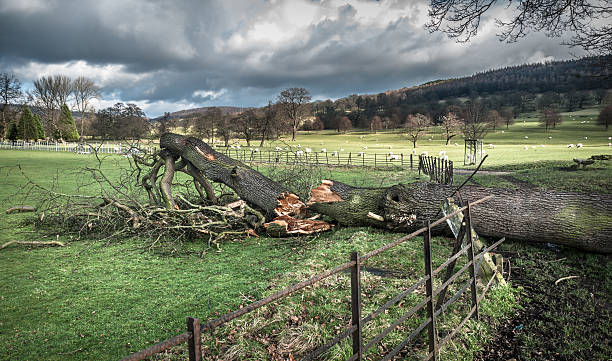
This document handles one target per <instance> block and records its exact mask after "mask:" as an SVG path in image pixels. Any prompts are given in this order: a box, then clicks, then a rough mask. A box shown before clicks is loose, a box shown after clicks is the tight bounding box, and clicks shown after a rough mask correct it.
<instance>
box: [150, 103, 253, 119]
mask: <svg viewBox="0 0 612 361" xmlns="http://www.w3.org/2000/svg"><path fill="white" fill-rule="evenodd" d="M213 108H217V109H219V110H221V113H222V114H235V113H240V112H242V111H244V110H245V109H247V108H240V107H229V106H220V107H202V108H193V109H185V110H179V111H177V112H172V113H170V119H185V118H191V117H193V116H196V115H200V114H206V113H207V112H208V111H210V110H211V109H213ZM161 117H163V115H162V116H159V117H156V118H151V119H150V121H151V122H155V121H159V119H160V118H161Z"/></svg>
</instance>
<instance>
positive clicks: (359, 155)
mask: <svg viewBox="0 0 612 361" xmlns="http://www.w3.org/2000/svg"><path fill="white" fill-rule="evenodd" d="M364 154H365V153H364V152H359V153H357V156H358V157H361V156H362V155H364Z"/></svg>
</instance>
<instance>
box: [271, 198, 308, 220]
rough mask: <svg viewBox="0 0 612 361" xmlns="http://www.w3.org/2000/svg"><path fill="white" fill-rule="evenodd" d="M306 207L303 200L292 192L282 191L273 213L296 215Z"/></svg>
mask: <svg viewBox="0 0 612 361" xmlns="http://www.w3.org/2000/svg"><path fill="white" fill-rule="evenodd" d="M305 209H306V205H305V204H304V202H302V201H301V200H300V197H298V196H296V195H295V194H293V193H283V194H282V196H281V197H280V198H279V199H278V205H277V206H276V208H274V213H276V215H277V216H297V215H299V214H302V213H303V212H304V210H305Z"/></svg>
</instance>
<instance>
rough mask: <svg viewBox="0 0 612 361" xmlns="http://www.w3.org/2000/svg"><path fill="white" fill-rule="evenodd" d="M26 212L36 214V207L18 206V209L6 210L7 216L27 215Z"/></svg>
mask: <svg viewBox="0 0 612 361" xmlns="http://www.w3.org/2000/svg"><path fill="white" fill-rule="evenodd" d="M25 212H36V207H32V206H16V207H11V208H9V209H7V210H6V214H11V213H25Z"/></svg>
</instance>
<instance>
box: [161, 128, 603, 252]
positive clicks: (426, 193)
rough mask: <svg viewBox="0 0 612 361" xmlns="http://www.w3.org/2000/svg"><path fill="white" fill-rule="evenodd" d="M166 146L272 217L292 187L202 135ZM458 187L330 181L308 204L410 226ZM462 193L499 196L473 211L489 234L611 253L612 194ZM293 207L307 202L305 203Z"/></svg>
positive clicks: (165, 141)
mask: <svg viewBox="0 0 612 361" xmlns="http://www.w3.org/2000/svg"><path fill="white" fill-rule="evenodd" d="M160 145H161V147H162V148H163V149H166V150H168V151H170V152H171V153H173V154H174V155H176V156H181V157H182V158H183V159H185V160H186V161H188V162H190V163H191V164H193V165H194V166H195V167H196V168H198V169H199V170H200V171H201V172H202V174H203V175H204V176H205V177H206V178H208V179H210V180H212V181H214V182H221V183H224V184H226V185H228V186H229V187H230V188H232V189H233V190H234V191H235V192H236V194H237V195H238V196H239V197H241V198H242V199H244V200H245V201H246V202H248V203H249V204H251V205H253V206H255V207H258V208H260V209H262V210H263V211H264V212H265V214H266V217H267V218H268V219H271V218H273V217H276V216H277V215H279V212H278V208H279V205H280V203H282V202H281V200H284V199H287V198H288V196H289V195H290V194H291V192H290V190H289V189H287V188H286V187H284V186H282V185H280V184H279V183H277V182H274V181H273V180H271V179H269V178H267V177H265V176H263V175H262V174H261V173H259V172H257V171H255V170H253V169H251V168H250V167H248V166H246V165H244V164H243V163H241V162H239V161H237V160H234V159H231V158H229V157H227V156H225V155H224V154H221V153H219V152H216V151H215V150H214V149H212V148H211V147H209V146H208V145H207V144H206V143H204V142H202V141H200V140H198V139H195V138H187V137H183V136H181V135H177V134H164V135H162V137H161V140H160ZM453 191H454V187H451V186H444V185H439V184H433V183H417V184H411V185H402V184H400V185H396V186H392V187H389V188H355V187H351V186H349V185H346V184H343V183H340V182H334V181H325V182H323V184H322V185H321V186H319V187H318V188H316V189H315V190H313V196H312V197H311V199H310V200H309V201H308V203H307V204H308V207H309V208H310V209H311V210H314V211H316V212H318V213H321V214H324V215H327V216H329V217H331V218H332V219H334V220H336V221H337V222H339V223H340V224H344V225H355V226H374V227H381V228H387V229H394V230H398V231H411V230H414V229H417V228H419V227H421V226H422V224H423V221H425V220H428V219H429V220H433V219H435V218H436V217H440V213H439V209H440V204H441V202H442V201H443V200H444V199H445V198H446V197H448V196H449V195H451V194H452V193H453ZM461 194H462V196H463V198H464V201H465V200H469V201H474V200H476V199H479V198H482V197H484V196H487V195H494V197H493V198H492V199H491V200H489V201H487V202H486V203H484V204H482V205H479V206H477V207H474V209H473V210H472V213H473V216H474V221H473V224H474V228H475V229H476V231H477V232H478V233H479V234H481V235H483V236H489V237H495V238H498V237H506V238H509V239H517V240H523V241H529V242H551V243H558V244H564V245H568V246H572V247H576V248H581V249H585V250H589V251H596V252H603V253H611V252H612V242H611V240H612V221H611V220H610V215H611V214H612V196H609V195H589V194H578V193H557V192H548V191H533V190H509V189H497V188H484V187H471V186H465V187H463V189H462V190H461ZM294 207H295V208H296V209H299V208H301V202H300V204H297V205H295V206H294ZM296 213H299V211H298V212H296Z"/></svg>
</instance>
